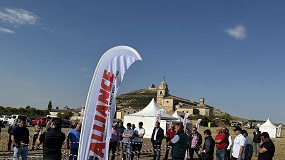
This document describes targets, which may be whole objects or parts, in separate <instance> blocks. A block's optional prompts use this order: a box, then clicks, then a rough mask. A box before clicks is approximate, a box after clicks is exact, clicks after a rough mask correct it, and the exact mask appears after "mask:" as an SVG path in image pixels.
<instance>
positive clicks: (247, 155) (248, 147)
mask: <svg viewBox="0 0 285 160" xmlns="http://www.w3.org/2000/svg"><path fill="white" fill-rule="evenodd" d="M244 153H245V158H251V157H252V154H253V145H252V144H247V145H246V146H245V151H244Z"/></svg>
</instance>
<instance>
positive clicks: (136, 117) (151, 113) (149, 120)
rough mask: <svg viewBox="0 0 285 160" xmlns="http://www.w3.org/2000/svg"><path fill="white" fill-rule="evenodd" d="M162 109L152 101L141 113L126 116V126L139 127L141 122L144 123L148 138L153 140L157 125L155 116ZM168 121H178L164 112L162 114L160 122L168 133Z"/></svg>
mask: <svg viewBox="0 0 285 160" xmlns="http://www.w3.org/2000/svg"><path fill="white" fill-rule="evenodd" d="M159 109H161V108H160V107H159V106H158V105H157V104H156V102H155V101H154V99H152V100H151V102H150V103H149V104H148V105H147V106H146V107H145V108H144V109H142V110H141V111H139V112H137V113H134V114H130V115H125V116H124V124H127V123H132V124H135V125H136V126H138V123H139V122H143V128H144V129H145V136H144V137H146V138H151V134H152V131H153V128H154V125H155V119H156V117H155V115H156V112H157V111H158V110H159ZM167 120H177V118H175V117H173V116H171V115H168V114H166V113H165V112H162V114H161V121H160V127H161V128H162V129H163V130H164V132H166V121H167Z"/></svg>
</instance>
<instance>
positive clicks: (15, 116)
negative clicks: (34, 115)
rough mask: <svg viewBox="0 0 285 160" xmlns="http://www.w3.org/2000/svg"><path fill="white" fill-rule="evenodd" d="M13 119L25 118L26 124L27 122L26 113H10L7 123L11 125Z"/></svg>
mask: <svg viewBox="0 0 285 160" xmlns="http://www.w3.org/2000/svg"><path fill="white" fill-rule="evenodd" d="M15 119H25V120H26V124H28V117H27V116H26V115H17V114H13V115H11V118H10V119H9V123H8V124H9V125H12V124H13V123H14V120H15Z"/></svg>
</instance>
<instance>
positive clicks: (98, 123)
mask: <svg viewBox="0 0 285 160" xmlns="http://www.w3.org/2000/svg"><path fill="white" fill-rule="evenodd" d="M137 60H142V59H141V56H140V55H139V53H138V52H137V51H136V50H134V49H133V48H131V47H128V46H117V47H114V48H111V49H110V50H108V51H107V52H105V53H104V55H103V56H102V57H101V59H100V60H99V62H98V64H97V67H96V69H95V72H94V75H93V78H92V82H91V85H90V88H89V92H88V96H87V100H86V105H85V110H84V117H83V123H82V129H81V135H80V142H79V151H78V159H80V160H95V159H96V160H105V159H108V153H109V141H110V137H111V135H110V134H111V128H112V124H113V120H114V115H115V112H116V104H115V103H116V94H117V91H118V88H119V86H120V84H121V82H122V80H123V77H124V74H125V72H126V70H127V69H128V68H129V67H130V66H131V64H133V63H134V62H135V61H137Z"/></svg>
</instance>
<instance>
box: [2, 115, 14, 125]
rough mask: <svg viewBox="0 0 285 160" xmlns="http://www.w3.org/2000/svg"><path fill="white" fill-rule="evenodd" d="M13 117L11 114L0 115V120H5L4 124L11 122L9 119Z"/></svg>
mask: <svg viewBox="0 0 285 160" xmlns="http://www.w3.org/2000/svg"><path fill="white" fill-rule="evenodd" d="M10 118H11V116H8V115H2V116H0V121H2V122H3V124H4V125H5V124H9V119H10Z"/></svg>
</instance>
